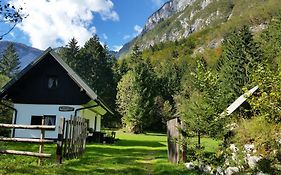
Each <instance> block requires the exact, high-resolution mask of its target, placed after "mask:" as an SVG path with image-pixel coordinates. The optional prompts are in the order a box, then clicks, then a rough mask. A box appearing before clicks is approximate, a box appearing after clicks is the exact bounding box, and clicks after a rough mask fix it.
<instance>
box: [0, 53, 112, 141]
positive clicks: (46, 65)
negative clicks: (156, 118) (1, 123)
mask: <svg viewBox="0 0 281 175" xmlns="http://www.w3.org/2000/svg"><path fill="white" fill-rule="evenodd" d="M0 98H1V100H11V101H12V102H13V106H10V108H11V109H13V110H14V114H13V124H23V125H41V121H42V117H45V120H46V124H47V125H56V126H58V125H59V122H60V120H59V119H60V117H65V118H66V119H67V118H70V116H80V117H83V118H86V119H88V121H89V128H92V129H93V130H94V131H97V132H99V131H100V129H101V117H102V116H103V115H104V114H105V113H107V112H110V113H112V112H111V111H110V110H109V108H108V107H107V106H106V105H105V104H104V103H103V102H102V100H101V99H100V98H99V97H98V96H97V94H96V93H95V92H94V91H93V90H92V89H91V88H90V87H89V86H88V85H87V84H86V83H85V82H84V81H83V80H82V79H81V78H80V77H79V76H78V75H77V74H76V73H75V72H74V71H73V70H72V69H71V68H70V67H69V66H68V65H67V64H66V63H65V62H64V61H63V60H62V59H61V58H60V57H59V56H58V55H57V54H56V53H55V51H53V50H52V49H51V48H48V49H47V50H46V51H45V52H44V53H43V54H42V55H41V56H40V57H38V58H37V59H36V60H34V61H33V62H32V63H30V64H29V65H28V66H27V67H26V68H25V69H23V70H22V71H21V72H20V73H19V74H18V76H17V77H15V78H14V79H12V80H11V81H10V82H8V83H7V85H6V86H4V87H3V89H2V90H1V92H0ZM57 129H58V127H56V129H55V130H54V131H46V138H56V137H57ZM39 135H40V131H36V130H22V129H16V130H13V131H12V136H13V137H17V138H21V137H29V138H38V137H39Z"/></svg>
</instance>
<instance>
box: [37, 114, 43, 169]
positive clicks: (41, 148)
mask: <svg viewBox="0 0 281 175" xmlns="http://www.w3.org/2000/svg"><path fill="white" fill-rule="evenodd" d="M41 124H42V125H45V117H42V123H41ZM44 138H45V130H44V129H41V134H40V145H39V153H43V151H44V142H43V140H44ZM41 159H42V158H41V157H40V158H39V159H38V165H41Z"/></svg>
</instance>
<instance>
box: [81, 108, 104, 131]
mask: <svg viewBox="0 0 281 175" xmlns="http://www.w3.org/2000/svg"><path fill="white" fill-rule="evenodd" d="M81 115H82V116H83V117H84V118H86V119H88V120H89V128H92V129H94V130H95V131H101V116H100V115H99V114H96V113H94V112H92V111H90V110H83V111H81ZM95 120H96V121H95ZM95 124H96V126H95Z"/></svg>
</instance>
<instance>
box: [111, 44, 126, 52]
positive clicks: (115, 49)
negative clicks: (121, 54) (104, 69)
mask: <svg viewBox="0 0 281 175" xmlns="http://www.w3.org/2000/svg"><path fill="white" fill-rule="evenodd" d="M122 47H123V46H122V45H121V46H117V45H115V46H113V47H112V50H113V51H115V52H118V51H119V50H120V49H121V48H122Z"/></svg>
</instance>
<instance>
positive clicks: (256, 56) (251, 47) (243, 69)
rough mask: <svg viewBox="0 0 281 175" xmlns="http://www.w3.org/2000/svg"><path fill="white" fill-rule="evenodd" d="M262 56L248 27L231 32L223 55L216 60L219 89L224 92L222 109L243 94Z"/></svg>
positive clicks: (226, 40) (224, 46) (224, 44)
mask: <svg viewBox="0 0 281 175" xmlns="http://www.w3.org/2000/svg"><path fill="white" fill-rule="evenodd" d="M261 58H262V54H261V51H260V49H259V47H258V46H257V44H256V43H255V42H254V40H253V36H252V34H251V32H250V31H249V27H247V26H244V27H243V28H241V29H239V30H236V31H234V32H232V33H231V34H230V35H229V36H227V38H226V39H225V41H224V42H223V53H222V56H221V58H220V59H219V60H218V64H217V68H218V72H219V74H220V80H221V89H222V90H223V91H224V93H222V94H224V97H222V98H221V99H222V100H224V102H223V103H224V105H225V106H224V107H226V105H227V104H228V103H230V102H231V101H233V100H234V99H235V98H237V97H238V96H240V95H241V94H243V91H242V88H243V87H244V86H245V85H247V84H248V83H249V77H250V74H251V73H252V72H253V71H254V70H255V68H256V66H257V65H258V64H259V63H260V62H261Z"/></svg>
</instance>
